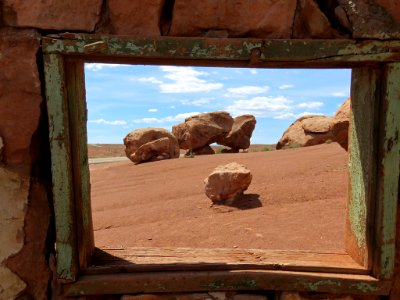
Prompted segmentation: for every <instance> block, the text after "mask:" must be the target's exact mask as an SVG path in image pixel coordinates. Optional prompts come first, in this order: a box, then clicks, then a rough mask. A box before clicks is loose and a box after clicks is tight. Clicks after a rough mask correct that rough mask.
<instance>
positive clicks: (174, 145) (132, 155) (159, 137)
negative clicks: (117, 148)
mask: <svg viewBox="0 0 400 300" xmlns="http://www.w3.org/2000/svg"><path fill="white" fill-rule="evenodd" d="M124 145H125V153H126V156H127V157H128V158H129V159H130V160H131V161H132V162H134V163H135V164H139V163H143V162H147V161H155V160H162V159H169V158H177V157H179V145H178V141H177V140H176V138H175V136H173V135H172V134H171V133H170V132H169V131H168V130H166V129H163V128H142V129H137V130H134V131H132V132H130V133H129V134H128V135H127V136H126V137H125V138H124Z"/></svg>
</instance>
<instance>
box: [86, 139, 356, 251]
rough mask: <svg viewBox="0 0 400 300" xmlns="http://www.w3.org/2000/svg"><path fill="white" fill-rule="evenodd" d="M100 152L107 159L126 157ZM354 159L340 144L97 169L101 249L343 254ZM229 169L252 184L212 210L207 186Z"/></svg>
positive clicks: (95, 206)
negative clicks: (247, 174)
mask: <svg viewBox="0 0 400 300" xmlns="http://www.w3.org/2000/svg"><path fill="white" fill-rule="evenodd" d="M265 147H266V146H262V145H259V147H258V149H260V150H262V149H265ZM91 148H93V147H89V154H91V156H94V154H93V153H94V152H93V149H92V150H91ZM94 148H96V149H102V150H101V151H102V152H103V156H109V155H116V154H115V153H121V152H118V151H121V149H122V150H123V149H124V147H123V145H114V146H107V145H96V146H95V147H94ZM117 149H119V150H117ZM250 149H251V148H250ZM98 151H100V150H98ZM115 151H117V152H115ZM253 151H254V148H253ZM106 154H107V155H106ZM96 155H97V156H99V154H96ZM96 155H95V156H96ZM122 155H123V153H122ZM116 156H120V155H116ZM347 157H348V155H347V152H346V151H345V150H344V149H343V148H342V147H340V146H339V144H337V143H330V144H322V145H317V146H312V147H305V148H295V149H287V150H279V151H260V152H252V151H249V152H248V153H229V154H223V153H222V154H216V155H204V156H195V157H194V158H183V157H181V158H178V159H169V160H161V161H155V162H150V163H145V164H139V165H134V164H132V163H131V162H130V161H129V160H126V161H122V162H111V163H102V164H91V165H90V175H91V193H92V211H93V222H94V234H95V244H96V246H97V247H99V248H102V247H133V246H136V247H142V246H143V247H194V248H247V249H251V248H253V249H282V250H305V251H318V252H322V253H344V233H345V203H346V201H345V200H346V196H347ZM230 162H237V163H240V164H243V165H245V166H247V167H248V168H249V169H250V170H251V172H252V175H253V180H252V183H251V185H250V187H249V188H248V190H247V191H245V193H244V195H243V196H242V197H240V198H239V199H236V200H235V201H234V202H233V203H231V204H230V205H212V202H211V200H210V199H208V198H207V197H206V195H205V194H204V184H203V181H204V179H205V178H206V177H207V176H208V175H209V174H210V172H211V171H212V170H213V169H214V168H215V167H216V166H218V165H222V164H227V163H230Z"/></svg>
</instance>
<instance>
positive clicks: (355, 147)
mask: <svg viewBox="0 0 400 300" xmlns="http://www.w3.org/2000/svg"><path fill="white" fill-rule="evenodd" d="M380 74H381V73H380V69H371V68H356V69H353V71H352V81H351V115H350V127H349V173H350V174H351V176H349V178H350V183H349V200H348V201H349V202H348V205H347V216H346V217H347V219H346V227H347V234H346V248H347V252H348V253H349V254H350V255H351V256H352V257H353V258H354V259H355V260H356V261H358V262H359V263H360V264H362V265H363V266H365V267H366V268H371V263H372V256H371V255H369V246H370V244H369V243H370V240H371V238H372V236H371V235H372V233H371V231H370V230H369V227H370V226H371V225H368V224H373V217H374V216H373V207H374V203H375V198H374V197H375V182H376V152H377V150H376V141H377V136H376V128H377V125H378V117H377V116H378V114H377V106H378V103H379V94H380Z"/></svg>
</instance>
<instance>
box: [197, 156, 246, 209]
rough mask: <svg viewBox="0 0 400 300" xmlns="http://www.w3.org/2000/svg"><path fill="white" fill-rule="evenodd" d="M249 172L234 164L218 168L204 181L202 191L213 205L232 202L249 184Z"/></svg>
mask: <svg viewBox="0 0 400 300" xmlns="http://www.w3.org/2000/svg"><path fill="white" fill-rule="evenodd" d="M251 179H252V175H251V173H250V170H249V169H247V168H246V167H245V166H243V165H240V164H238V163H236V162H232V163H229V164H227V165H221V166H218V167H216V168H215V169H214V171H212V173H211V174H210V175H209V176H208V177H207V178H206V179H205V180H204V190H205V193H206V195H207V197H208V198H210V199H211V201H213V202H214V203H219V202H230V201H233V200H234V199H235V198H236V197H237V196H238V195H242V194H243V192H244V191H245V190H247V188H248V187H249V185H250V183H251Z"/></svg>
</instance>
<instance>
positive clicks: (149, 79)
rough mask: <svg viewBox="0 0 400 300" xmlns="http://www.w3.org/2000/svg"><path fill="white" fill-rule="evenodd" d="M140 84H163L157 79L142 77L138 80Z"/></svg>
mask: <svg viewBox="0 0 400 300" xmlns="http://www.w3.org/2000/svg"><path fill="white" fill-rule="evenodd" d="M138 81H140V82H150V83H154V84H162V83H163V82H162V81H161V80H158V79H157V78H155V77H141V78H139V79H138Z"/></svg>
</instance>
